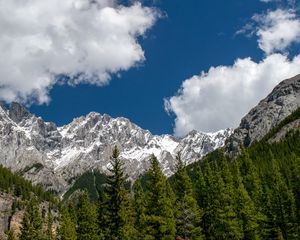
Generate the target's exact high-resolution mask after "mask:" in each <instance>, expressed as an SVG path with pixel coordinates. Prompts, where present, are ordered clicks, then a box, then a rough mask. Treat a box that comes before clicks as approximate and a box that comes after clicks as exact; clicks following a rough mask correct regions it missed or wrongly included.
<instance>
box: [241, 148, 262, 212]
mask: <svg viewBox="0 0 300 240" xmlns="http://www.w3.org/2000/svg"><path fill="white" fill-rule="evenodd" d="M237 161H238V163H239V166H240V172H241V175H242V176H243V184H244V186H245V188H246V190H247V192H248V193H249V196H250V197H251V199H252V200H253V201H254V203H255V205H256V206H257V207H258V209H257V211H261V209H259V207H260V205H261V199H262V184H261V181H260V177H259V174H258V171H257V168H256V166H255V165H254V163H253V161H252V159H251V158H250V156H249V153H248V151H247V150H245V149H243V150H242V155H241V157H240V158H239V159H238V160H237Z"/></svg>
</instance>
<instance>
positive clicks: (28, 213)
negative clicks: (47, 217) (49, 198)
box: [20, 198, 44, 240]
mask: <svg viewBox="0 0 300 240" xmlns="http://www.w3.org/2000/svg"><path fill="white" fill-rule="evenodd" d="M41 239H44V236H43V235H42V217H41V215H40V211H39V206H38V202H37V200H36V199H35V198H32V199H31V201H29V202H28V204H27V206H26V210H25V213H24V217H23V221H22V230H21V235H20V240H41Z"/></svg>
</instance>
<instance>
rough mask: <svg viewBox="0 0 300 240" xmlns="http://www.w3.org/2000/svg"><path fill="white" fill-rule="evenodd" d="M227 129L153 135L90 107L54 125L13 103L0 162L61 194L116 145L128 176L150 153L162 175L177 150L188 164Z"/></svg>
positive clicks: (4, 120)
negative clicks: (63, 122) (72, 118)
mask: <svg viewBox="0 0 300 240" xmlns="http://www.w3.org/2000/svg"><path fill="white" fill-rule="evenodd" d="M231 133H232V130H231V129H225V130H221V131H218V132H216V133H202V132H197V131H191V132H190V133H189V134H187V135H186V136H185V137H183V138H176V137H174V136H171V135H161V136H158V135H153V134H151V132H150V131H148V130H144V129H142V128H140V127H139V126H137V125H136V124H134V123H132V122H130V121H129V120H128V119H126V118H112V117H110V116H109V115H107V114H104V115H101V114H99V113H96V112H91V113H89V114H88V115H86V116H82V117H79V118H76V119H74V120H73V121H72V122H71V123H69V124H67V125H65V126H61V127H57V126H56V125H55V124H54V123H52V122H45V121H44V120H43V119H42V118H40V117H37V116H35V115H33V114H31V113H30V112H29V111H28V110H27V109H26V108H25V107H24V106H22V105H21V104H19V103H17V102H13V103H11V105H10V106H9V108H6V106H5V104H1V106H0V149H1V151H0V164H2V165H4V166H6V167H9V168H10V169H11V170H13V171H14V172H18V173H19V174H21V175H23V176H24V177H26V178H27V179H29V180H31V181H32V182H33V183H35V184H41V185H42V186H44V187H45V188H46V189H47V190H53V191H56V192H58V193H60V194H63V193H64V192H65V191H66V190H68V188H69V187H70V186H72V184H73V182H74V180H75V179H76V178H77V177H78V176H80V175H82V174H83V173H85V172H87V171H93V170H96V169H97V170H99V171H100V172H103V173H106V171H107V168H108V167H109V164H110V163H109V162H110V161H109V160H110V155H111V152H112V148H113V147H114V146H117V147H118V148H119V150H120V158H121V159H122V160H123V161H124V163H125V166H126V169H125V170H126V172H127V174H128V176H129V179H134V178H136V177H138V176H139V175H141V174H143V173H144V172H145V171H146V170H147V168H148V166H149V161H148V160H149V158H150V156H151V154H154V155H155V156H156V157H157V158H158V160H159V162H160V165H161V167H162V170H163V172H164V174H165V175H167V176H169V175H171V174H172V173H173V172H174V170H175V163H176V161H175V157H176V154H177V153H178V152H181V156H182V159H183V160H184V161H185V163H186V164H190V163H192V162H194V161H197V160H199V159H201V158H202V157H203V156H205V155H206V154H207V153H209V152H211V151H213V150H215V149H217V148H219V147H222V146H223V145H224V143H225V140H226V139H227V138H228V137H229V136H230V135H231Z"/></svg>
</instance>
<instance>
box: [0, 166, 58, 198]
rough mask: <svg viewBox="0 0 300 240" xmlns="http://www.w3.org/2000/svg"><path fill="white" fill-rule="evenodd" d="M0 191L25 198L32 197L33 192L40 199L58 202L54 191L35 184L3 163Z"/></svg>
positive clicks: (0, 174) (0, 170)
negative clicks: (47, 190) (51, 191)
mask: <svg viewBox="0 0 300 240" xmlns="http://www.w3.org/2000/svg"><path fill="white" fill-rule="evenodd" d="M0 191H3V192H7V193H11V194H13V195H14V196H16V197H20V198H22V199H24V200H27V199H30V197H31V195H32V194H33V195H35V196H36V197H37V198H38V200H39V201H48V202H52V203H57V199H56V198H55V197H54V195H53V194H52V193H50V192H46V191H44V190H43V188H42V187H41V186H34V185H33V184H32V183H31V182H30V181H27V180H25V179H24V178H23V177H21V176H19V175H17V174H15V173H13V172H12V171H10V170H9V169H8V168H5V167H3V166H2V165H0Z"/></svg>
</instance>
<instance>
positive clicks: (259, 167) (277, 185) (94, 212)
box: [0, 110, 300, 240]
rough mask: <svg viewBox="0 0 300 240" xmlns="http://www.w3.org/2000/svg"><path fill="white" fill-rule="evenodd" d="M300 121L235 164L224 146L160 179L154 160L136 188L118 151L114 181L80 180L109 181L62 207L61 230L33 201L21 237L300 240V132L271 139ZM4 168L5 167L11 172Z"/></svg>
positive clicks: (112, 170) (113, 167)
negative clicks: (53, 229) (128, 176)
mask: <svg viewBox="0 0 300 240" xmlns="http://www.w3.org/2000/svg"><path fill="white" fill-rule="evenodd" d="M298 118H299V110H297V111H296V112H295V113H294V114H293V115H291V116H289V117H288V118H287V119H285V120H284V121H283V123H282V124H281V125H279V126H278V127H277V128H276V129H274V130H272V131H271V132H270V134H268V135H267V136H266V137H265V138H264V139H263V140H261V141H260V142H257V143H255V144H253V146H251V147H250V148H247V149H242V153H241V155H240V156H239V157H238V158H237V159H235V160H231V159H228V158H227V157H226V155H225V154H224V153H223V150H222V149H220V150H216V151H214V152H213V153H211V154H209V155H208V156H207V157H205V159H203V161H201V162H197V163H195V164H193V165H191V166H187V167H186V166H185V165H184V163H183V162H182V161H181V158H180V153H178V155H177V171H176V173H175V174H174V175H173V176H172V177H171V178H170V179H167V178H166V177H165V176H164V175H163V174H162V171H161V169H160V166H159V163H158V161H157V159H156V157H155V156H154V155H153V156H152V157H151V159H150V162H151V166H150V169H149V171H148V172H147V175H146V176H147V177H143V178H141V179H138V180H136V181H135V182H134V183H133V184H132V185H131V187H127V185H128V183H127V182H126V179H127V178H126V176H125V174H124V164H123V163H122V161H121V160H120V159H119V151H118V149H117V148H115V149H114V151H113V153H112V157H111V168H110V169H109V171H110V174H109V176H107V177H106V178H100V177H99V178H97V177H95V176H96V175H94V177H91V175H87V178H82V179H81V182H82V183H84V182H85V181H84V179H88V178H90V179H92V180H93V181H97V179H100V180H101V181H103V182H104V184H101V186H102V187H101V188H100V187H95V188H93V193H92V194H91V193H90V191H78V190H77V191H75V192H73V194H70V195H69V198H68V199H66V200H65V201H62V202H60V203H59V204H58V205H59V206H58V208H59V209H60V214H59V227H58V231H56V232H54V233H51V234H50V232H51V231H50V232H49V229H52V228H51V227H42V226H41V225H42V223H47V224H48V225H51V224H52V223H53V220H52V219H51V218H52V216H51V214H50V215H49V214H47V215H46V216H45V218H47V219H43V217H42V215H41V213H40V211H38V208H37V203H36V201H32V202H31V203H32V204H29V205H28V206H27V207H26V211H25V215H24V216H25V217H24V220H23V221H24V223H25V224H23V229H22V231H21V235H20V236H19V237H20V239H62V240H67V239H69V240H71V239H78V240H86V239H92V240H93V239H97V240H101V239H111V240H117V239H119V240H121V239H122V240H123V239H124V240H127V239H128V240H129V239H130V240H134V239H136V240H139V239H145V240H152V239H153V240H154V239H155V240H156V239H161V240H169V239H170V240H174V239H185V240H187V239H190V240H192V239H299V238H300V235H299V232H300V224H299V223H300V188H299V183H300V144H299V143H300V132H299V130H294V131H291V132H289V133H288V134H287V135H286V136H285V138H284V139H283V140H282V141H280V142H278V143H273V144H270V143H269V142H268V139H270V138H271V137H272V136H273V135H274V134H275V133H276V132H277V131H279V130H280V128H282V127H283V126H284V125H286V124H287V123H289V122H291V121H294V120H295V119H298ZM3 169H4V168H0V170H1V171H8V170H7V169H4V170H3ZM1 176H2V175H1V174H0V177H1ZM16 178H18V177H16ZM2 179H4V181H3V182H1V181H0V186H1V189H2V190H5V191H10V192H15V191H16V188H15V187H11V186H15V185H18V184H19V183H18V182H17V181H16V180H14V181H15V183H14V184H11V183H9V182H8V180H5V179H11V178H3V177H2ZM100 180H99V181H100ZM10 181H12V180H10ZM19 181H21V180H19ZM25 182H26V181H25ZM26 184H29V183H27V182H26ZM26 184H25V185H26ZM79 185H80V186H81V187H82V186H83V185H84V184H79ZM95 186H97V184H95ZM27 188H29V189H30V191H29V192H34V193H35V194H36V195H37V196H40V197H39V198H41V199H45V200H47V199H49V198H45V196H44V195H43V194H44V193H42V194H38V190H34V189H35V187H33V186H30V187H22V188H21V189H27ZM31 188H33V190H31ZM95 189H96V190H97V193H95ZM87 190H88V189H87ZM23 191H24V193H23V195H24V194H26V192H27V190H23ZM17 192H18V191H17ZM21 192H22V191H21ZM19 195H20V194H19ZM20 196H22V194H21V195H20ZM26 196H27V195H26ZM89 196H92V199H91V198H90V197H89ZM50 212H51V211H50ZM26 216H27V217H26ZM44 225H45V224H44ZM8 235H9V239H14V238H16V237H17V236H14V234H13V233H12V232H9V233H8Z"/></svg>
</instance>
